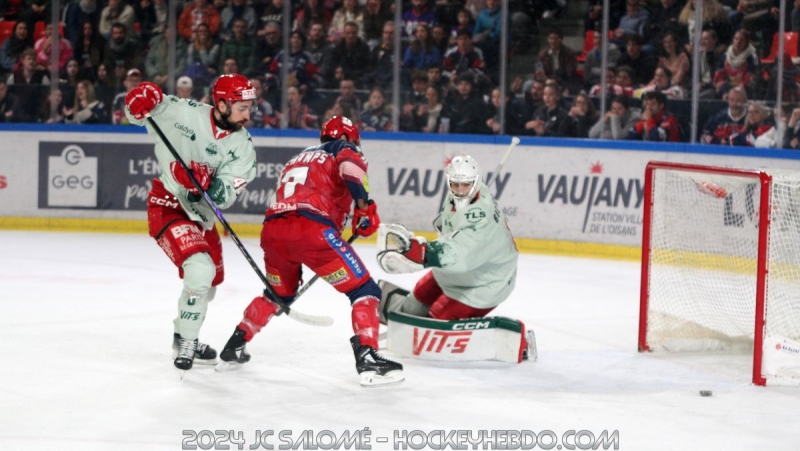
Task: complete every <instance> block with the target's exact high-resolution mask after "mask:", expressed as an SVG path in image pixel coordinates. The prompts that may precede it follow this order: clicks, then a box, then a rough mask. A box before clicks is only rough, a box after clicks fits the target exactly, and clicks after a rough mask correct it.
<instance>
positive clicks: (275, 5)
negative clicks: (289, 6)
mask: <svg viewBox="0 0 800 451" xmlns="http://www.w3.org/2000/svg"><path fill="white" fill-rule="evenodd" d="M325 1H327V0H325ZM340 4H341V1H339V2H337V4H336V7H338V6H339V5H340ZM253 7H254V8H255V9H256V17H258V23H260V24H267V23H270V22H274V23H275V25H277V26H278V30H283V0H259V1H257V2H253ZM328 7H329V8H330V10H331V11H333V9H334V5H326V8H328ZM288 19H289V20H290V21H291V18H288ZM264 31H265V30H264V29H261V30H258V32H257V33H256V34H257V35H258V36H263V35H264Z"/></svg>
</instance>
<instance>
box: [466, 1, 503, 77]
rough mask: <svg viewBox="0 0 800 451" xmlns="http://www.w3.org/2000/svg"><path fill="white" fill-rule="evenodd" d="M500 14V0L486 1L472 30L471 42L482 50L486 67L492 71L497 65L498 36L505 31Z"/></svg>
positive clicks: (498, 51) (498, 52)
mask: <svg viewBox="0 0 800 451" xmlns="http://www.w3.org/2000/svg"><path fill="white" fill-rule="evenodd" d="M501 12H502V11H501V9H500V0H486V7H485V8H483V9H482V10H481V11H480V12H479V13H478V18H477V19H476V20H475V28H474V29H473V30H472V42H474V43H475V45H477V46H478V47H479V48H480V49H481V50H483V55H484V56H485V57H486V65H487V67H489V68H493V69H494V68H497V65H498V63H499V59H498V55H499V54H500V34H501V30H502V29H505V27H503V26H502V25H503V24H502V23H501V22H502V20H501V19H502V14H501Z"/></svg>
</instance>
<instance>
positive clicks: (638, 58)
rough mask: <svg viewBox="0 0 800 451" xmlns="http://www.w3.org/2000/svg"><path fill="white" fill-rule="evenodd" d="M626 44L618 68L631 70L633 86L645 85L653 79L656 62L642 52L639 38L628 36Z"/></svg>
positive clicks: (637, 36)
mask: <svg viewBox="0 0 800 451" xmlns="http://www.w3.org/2000/svg"><path fill="white" fill-rule="evenodd" d="M690 1H691V0H690ZM626 42H627V46H626V47H625V48H626V50H627V53H626V54H625V55H622V56H621V57H620V58H619V63H618V66H628V67H630V68H632V69H633V71H634V74H635V76H634V78H633V84H635V85H646V84H647V83H649V82H650V80H652V79H653V74H655V72H656V66H657V65H658V61H657V60H656V59H655V58H654V57H653V56H652V55H650V54H647V53H643V52H642V42H643V41H642V38H641V36H639V35H632V36H628V37H627V38H626Z"/></svg>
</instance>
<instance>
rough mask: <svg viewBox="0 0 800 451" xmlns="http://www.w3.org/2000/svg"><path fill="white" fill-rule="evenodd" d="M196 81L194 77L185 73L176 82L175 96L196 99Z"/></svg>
mask: <svg viewBox="0 0 800 451" xmlns="http://www.w3.org/2000/svg"><path fill="white" fill-rule="evenodd" d="M193 94H194V83H193V82H192V79H191V78H189V77H187V76H186V75H184V76H183V77H180V78H178V81H176V82H175V97H177V98H179V99H183V100H194V101H196V99H195V98H194V95H193Z"/></svg>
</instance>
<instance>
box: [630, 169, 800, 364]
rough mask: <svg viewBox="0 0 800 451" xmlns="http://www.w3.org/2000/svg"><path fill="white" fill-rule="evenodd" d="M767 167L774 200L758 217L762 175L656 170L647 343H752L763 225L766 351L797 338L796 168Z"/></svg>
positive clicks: (698, 346) (699, 346)
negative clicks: (760, 235) (765, 242)
mask: <svg viewBox="0 0 800 451" xmlns="http://www.w3.org/2000/svg"><path fill="white" fill-rule="evenodd" d="M766 172H767V173H768V174H770V175H771V176H772V183H771V184H770V185H769V186H770V188H769V189H770V194H771V201H770V208H769V215H768V217H767V218H762V217H761V216H762V215H761V212H760V209H761V205H762V201H761V181H760V179H759V177H758V176H744V175H743V176H735V175H724V174H719V173H715V172H713V171H710V172H707V173H706V172H694V171H684V170H677V169H657V170H656V171H655V173H654V177H653V197H652V198H653V207H652V215H651V219H650V231H649V233H650V240H651V241H650V253H649V271H648V277H647V279H648V283H647V284H648V286H647V289H648V290H647V291H648V296H647V312H646V315H647V316H646V340H647V345H648V346H649V347H650V348H651V349H666V350H672V351H701V350H716V349H752V346H753V339H754V331H755V318H756V300H757V292H756V290H757V281H758V268H759V266H758V252H759V230H760V228H762V227H769V228H768V231H769V233H768V235H767V245H766V249H767V268H766V269H767V271H766V273H765V276H766V284H765V296H764V299H765V315H764V318H765V326H764V327H765V328H764V331H763V333H764V336H765V345H764V349H766V348H767V346H771V347H778V349H780V347H779V346H780V345H779V343H785V346H791V345H793V344H794V343H795V342H800V173H796V172H789V171H766ZM765 219H768V220H769V222H767V221H766V220H765ZM645 233H648V231H647V230H646V231H645ZM775 340H777V341H775ZM787 349H788V348H787ZM784 351H786V350H785V349H784Z"/></svg>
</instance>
